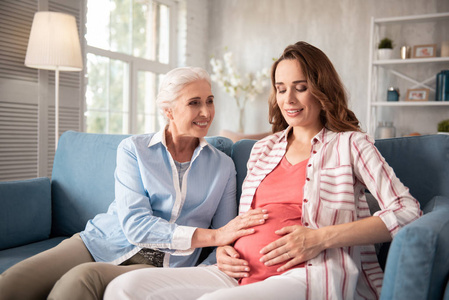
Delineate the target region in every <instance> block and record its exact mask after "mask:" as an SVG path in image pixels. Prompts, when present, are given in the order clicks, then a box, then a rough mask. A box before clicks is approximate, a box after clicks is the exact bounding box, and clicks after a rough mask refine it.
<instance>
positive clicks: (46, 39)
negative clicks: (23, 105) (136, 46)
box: [25, 11, 83, 149]
mask: <svg viewBox="0 0 449 300" xmlns="http://www.w3.org/2000/svg"><path fill="white" fill-rule="evenodd" d="M25 66H27V67H30V68H36V69H44V70H54V71H55V149H57V147H58V139H59V72H60V71H72V72H73V71H81V70H82V69H83V60H82V58H81V48H80V42H79V36H78V28H77V26H76V20H75V17H74V16H72V15H68V14H65V13H59V12H49V11H39V12H37V13H36V14H35V15H34V19H33V25H32V26H31V33H30V39H29V40H28V48H27V53H26V57H25Z"/></svg>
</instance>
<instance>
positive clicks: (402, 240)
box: [381, 196, 449, 299]
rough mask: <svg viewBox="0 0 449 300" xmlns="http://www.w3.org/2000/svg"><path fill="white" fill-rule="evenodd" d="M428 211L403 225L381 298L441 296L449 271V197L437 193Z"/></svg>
mask: <svg viewBox="0 0 449 300" xmlns="http://www.w3.org/2000/svg"><path fill="white" fill-rule="evenodd" d="M423 210H424V211H425V212H427V213H426V214H425V215H424V216H422V217H421V218H419V219H418V220H416V221H414V222H412V223H410V224H408V225H407V226H405V227H404V228H402V229H401V230H400V231H399V232H398V234H397V235H396V236H395V238H394V239H393V241H392V243H391V246H390V250H389V253H388V258H387V264H386V268H385V275H384V280H383V287H382V292H381V299H441V298H442V297H443V295H444V290H445V288H446V283H447V280H448V275H449V251H447V249H449V218H448V215H449V198H447V197H441V196H436V197H434V198H433V199H432V200H431V201H430V202H429V203H428V204H427V205H426V207H425V208H424V209H423Z"/></svg>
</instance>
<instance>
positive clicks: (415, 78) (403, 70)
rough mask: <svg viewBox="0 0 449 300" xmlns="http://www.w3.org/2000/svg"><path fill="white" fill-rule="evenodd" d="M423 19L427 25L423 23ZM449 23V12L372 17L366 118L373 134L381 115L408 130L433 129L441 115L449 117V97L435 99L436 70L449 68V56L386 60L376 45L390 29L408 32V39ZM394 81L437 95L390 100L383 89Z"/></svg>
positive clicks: (405, 34) (405, 35) (370, 132)
mask: <svg viewBox="0 0 449 300" xmlns="http://www.w3.org/2000/svg"><path fill="white" fill-rule="evenodd" d="M415 23H416V26H415ZM419 23H421V24H422V25H423V26H422V25H419ZM427 23H428V24H427ZM448 24H449V12H441V13H431V14H425V15H413V16H400V17H387V18H371V31H370V53H369V59H370V61H369V62H370V63H369V74H368V106H367V108H368V109H367V118H366V120H367V132H368V133H369V134H373V133H374V132H375V128H376V124H377V123H378V120H379V118H390V119H395V120H397V122H398V124H397V126H396V127H397V128H398V129H399V130H402V131H404V132H408V131H413V128H426V129H425V130H429V129H430V128H432V124H433V123H435V122H436V121H437V119H440V118H443V117H445V118H447V112H448V111H449V101H435V100H434V99H435V96H434V94H435V93H436V91H435V90H436V89H435V83H436V80H435V79H436V73H438V72H439V71H440V70H444V69H449V57H422V58H408V59H399V58H397V59H396V58H394V59H386V60H385V59H383V60H382V59H377V56H376V50H377V47H376V45H377V44H378V42H379V40H380V38H381V37H380V34H381V33H382V34H386V33H385V32H388V30H392V31H393V32H402V33H404V38H403V39H404V40H407V37H409V36H413V34H417V35H418V36H419V35H425V34H427V33H428V32H429V31H430V30H431V28H433V29H435V28H439V27H441V28H444V29H447V25H448ZM384 31H385V32H384ZM444 35H446V31H444ZM401 38H402V37H401ZM443 39H444V38H443V36H442V35H441V37H438V38H436V39H435V41H434V42H433V44H437V45H438V46H439V44H440V43H441V42H442V40H443ZM410 42H411V41H410ZM423 44H424V43H423ZM429 44H432V43H429ZM388 81H390V82H391V83H389V82H388ZM392 84H395V85H397V86H398V87H399V88H401V89H404V88H406V89H413V88H427V89H429V90H430V91H431V93H432V98H433V99H432V100H430V101H406V100H405V97H402V98H401V99H404V100H401V101H386V99H385V98H384V97H383V95H380V90H384V89H386V88H387V87H388V86H392ZM376 99H378V101H376ZM383 108H384V109H383ZM385 108H388V109H385ZM393 108H394V109H393ZM414 115H416V122H418V123H420V124H413V123H414V122H409V121H408V120H409V119H413V118H414ZM403 116H404V117H403ZM427 116H430V119H435V120H431V122H429V121H428V120H425V119H426V118H427ZM434 116H435V117H434ZM420 125H423V126H420ZM423 130H424V129H423ZM401 134H402V133H401Z"/></svg>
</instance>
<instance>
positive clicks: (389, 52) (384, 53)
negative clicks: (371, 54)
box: [377, 48, 393, 60]
mask: <svg viewBox="0 0 449 300" xmlns="http://www.w3.org/2000/svg"><path fill="white" fill-rule="evenodd" d="M377 56H378V58H379V60H385V59H392V58H393V49H388V48H384V49H377Z"/></svg>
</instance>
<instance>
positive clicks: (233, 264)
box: [216, 246, 249, 279]
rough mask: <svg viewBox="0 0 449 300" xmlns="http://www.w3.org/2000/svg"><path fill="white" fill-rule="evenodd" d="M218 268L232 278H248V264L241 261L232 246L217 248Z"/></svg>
mask: <svg viewBox="0 0 449 300" xmlns="http://www.w3.org/2000/svg"><path fill="white" fill-rule="evenodd" d="M216 255H217V266H218V269H220V271H222V272H224V273H225V274H226V275H228V276H230V277H232V278H236V279H239V278H242V277H248V275H249V266H248V262H247V261H246V260H244V259H240V254H239V253H238V252H237V251H236V250H235V249H234V247H232V246H222V247H218V248H217V254H216Z"/></svg>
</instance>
